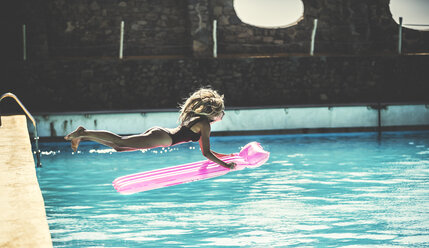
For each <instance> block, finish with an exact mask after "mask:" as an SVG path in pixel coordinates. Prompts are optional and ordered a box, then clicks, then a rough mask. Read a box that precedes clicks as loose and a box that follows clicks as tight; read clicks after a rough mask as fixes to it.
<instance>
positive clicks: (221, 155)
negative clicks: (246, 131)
mask: <svg viewBox="0 0 429 248" xmlns="http://www.w3.org/2000/svg"><path fill="white" fill-rule="evenodd" d="M212 153H213V154H214V155H215V156H216V157H218V158H223V157H227V156H231V155H232V154H222V153H217V152H215V151H213V150H212Z"/></svg>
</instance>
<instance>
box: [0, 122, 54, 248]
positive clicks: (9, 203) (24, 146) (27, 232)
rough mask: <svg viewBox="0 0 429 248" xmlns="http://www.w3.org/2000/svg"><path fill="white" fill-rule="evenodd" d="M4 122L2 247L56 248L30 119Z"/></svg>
mask: <svg viewBox="0 0 429 248" xmlns="http://www.w3.org/2000/svg"><path fill="white" fill-rule="evenodd" d="M1 121H2V122H1V124H2V125H1V127H0V187H1V190H0V199H1V200H0V222H1V223H2V225H1V226H0V247H52V239H51V234H50V232H49V225H48V222H47V218H46V210H45V204H44V201H43V196H42V192H41V190H40V187H39V183H38V181H37V177H36V168H35V163H34V158H33V154H32V149H31V143H30V138H29V134H28V130H27V121H26V117H25V116H23V115H16V116H2V117H1Z"/></svg>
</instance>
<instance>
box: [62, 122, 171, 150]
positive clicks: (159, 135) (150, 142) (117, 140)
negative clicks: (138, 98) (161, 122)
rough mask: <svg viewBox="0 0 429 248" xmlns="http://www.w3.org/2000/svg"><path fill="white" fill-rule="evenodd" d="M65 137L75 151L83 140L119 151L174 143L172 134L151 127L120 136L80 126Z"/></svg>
mask: <svg viewBox="0 0 429 248" xmlns="http://www.w3.org/2000/svg"><path fill="white" fill-rule="evenodd" d="M64 138H65V139H66V140H70V141H71V143H72V148H73V150H74V151H76V149H77V147H78V146H79V143H80V141H81V140H91V141H95V142H98V143H101V144H103V145H107V146H110V147H112V148H113V149H115V150H117V151H134V150H140V149H149V148H155V147H160V146H170V145H171V143H172V140H171V137H170V135H169V134H168V133H167V131H165V130H163V129H161V128H151V129H149V130H148V131H146V132H145V133H143V134H139V135H130V136H120V135H117V134H114V133H112V132H108V131H94V130H86V129H85V128H83V127H78V128H77V129H76V130H75V131H74V132H72V133H70V134H69V135H67V136H66V137H64Z"/></svg>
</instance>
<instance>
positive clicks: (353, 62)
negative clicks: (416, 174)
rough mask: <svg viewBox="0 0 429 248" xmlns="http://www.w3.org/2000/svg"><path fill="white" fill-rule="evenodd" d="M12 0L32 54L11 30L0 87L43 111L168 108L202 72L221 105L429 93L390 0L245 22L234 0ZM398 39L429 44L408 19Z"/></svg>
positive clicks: (404, 98) (324, 4)
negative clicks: (277, 22)
mask: <svg viewBox="0 0 429 248" xmlns="http://www.w3.org/2000/svg"><path fill="white" fill-rule="evenodd" d="M18 3H19V5H17V6H15V7H13V8H12V9H9V10H10V11H9V12H11V13H16V14H14V18H12V19H11V25H10V26H11V27H12V28H13V29H14V30H15V29H16V30H19V28H20V27H21V24H22V23H27V32H28V34H27V37H28V42H27V43H28V51H27V52H28V59H27V61H22V54H20V53H21V50H19V48H20V46H19V45H16V44H22V37H21V36H20V32H15V31H16V30H15V31H13V32H12V31H10V34H13V35H5V40H6V41H10V42H9V43H10V44H15V45H13V46H11V48H13V49H10V50H11V51H10V52H11V53H14V55H7V56H6V57H7V58H9V59H8V60H7V62H6V63H4V64H6V66H5V67H2V68H1V69H2V70H5V73H1V74H0V75H3V76H2V77H3V82H6V83H2V84H0V92H6V91H12V92H14V93H16V94H17V95H18V96H19V97H20V98H21V99H22V100H23V101H24V104H26V105H27V106H31V110H34V111H38V112H40V111H74V110H82V111H85V110H119V109H141V108H174V107H176V106H177V104H178V102H180V101H181V100H182V98H184V97H186V96H187V95H188V94H189V93H190V92H191V91H192V90H194V89H196V88H198V86H200V85H206V84H211V85H212V86H213V87H215V88H216V89H219V90H220V91H221V92H223V93H224V94H225V95H226V99H227V105H228V106H273V105H289V104H343V103H365V102H376V101H393V102H414V101H420V102H421V101H423V102H428V97H427V94H426V92H427V88H428V86H427V78H429V77H428V76H429V75H428V71H429V70H427V68H429V57H428V56H427V55H419V56H398V55H396V49H397V47H396V46H397V45H396V42H397V29H398V26H397V25H396V23H395V22H394V21H393V20H392V19H391V14H390V11H389V9H388V3H389V1H388V0H362V1H355V0H345V1H341V0H330V1H327V0H303V3H304V7H305V8H304V15H303V19H302V20H301V21H300V22H299V23H298V24H297V25H295V26H291V27H287V28H278V29H263V28H257V27H254V26H250V25H247V24H244V23H242V22H241V20H240V19H239V18H238V17H237V16H236V14H235V11H234V9H233V0H158V1H155V0H103V1H101V0H91V1H89V0H76V1H66V0H31V1H30V0H20V1H18ZM6 7H7V6H6ZM314 18H318V19H319V28H318V32H317V36H316V40H317V42H316V47H315V50H316V51H315V52H316V56H314V57H310V56H308V55H304V54H308V50H309V46H310V43H309V42H310V41H309V37H310V33H311V29H312V27H313V20H314ZM215 19H216V20H218V38H219V49H218V52H219V58H217V59H214V58H212V46H213V40H212V21H213V20H215ZM121 20H124V21H125V42H124V43H125V44H124V56H125V58H124V59H123V60H119V59H118V58H117V56H118V51H119V31H120V30H119V25H120V21H121ZM8 32H9V31H8ZM403 51H404V52H422V51H423V52H428V51H429V32H420V31H413V30H409V29H404V48H403ZM299 53H301V54H299ZM302 53H303V54H302ZM261 54H263V55H264V56H259V58H256V57H257V56H253V57H252V56H249V55H261ZM291 54H294V55H293V56H292V55H291ZM298 54H299V55H298ZM380 54H383V55H380Z"/></svg>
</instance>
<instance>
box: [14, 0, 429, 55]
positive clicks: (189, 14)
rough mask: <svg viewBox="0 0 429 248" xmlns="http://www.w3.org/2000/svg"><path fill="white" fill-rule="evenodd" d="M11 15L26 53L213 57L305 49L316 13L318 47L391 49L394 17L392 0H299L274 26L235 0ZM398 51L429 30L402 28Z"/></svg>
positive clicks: (94, 0) (44, 6) (90, 4)
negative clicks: (21, 28)
mask: <svg viewBox="0 0 429 248" xmlns="http://www.w3.org/2000/svg"><path fill="white" fill-rule="evenodd" d="M21 1H22V6H21V7H19V8H18V10H17V11H18V14H17V15H16V16H15V18H16V20H15V21H16V22H19V23H27V25H28V35H27V36H28V39H29V51H28V52H29V58H31V59H38V58H46V57H50V58H52V57H100V56H109V57H117V56H118V53H119V39H120V23H121V21H124V22H125V35H124V56H152V55H181V56H186V57H211V56H212V48H213V39H212V25H213V20H217V21H218V29H217V37H218V54H219V56H222V55H230V54H261V53H263V54H278V53H289V54H291V53H292V54H297V53H298V54H302V53H305V54H308V53H309V49H310V36H311V31H312V29H313V20H314V19H315V18H317V19H318V29H317V34H316V44H315V52H316V53H318V54H325V55H326V54H363V53H364V54H376V53H377V54H378V53H396V51H397V40H398V25H397V24H396V23H395V21H394V20H393V19H392V15H391V13H390V10H389V0H360V1H355V0H330V1H327V0H302V1H303V4H304V13H303V18H302V20H301V21H299V22H298V23H297V25H293V26H290V27H285V28H277V29H265V28H258V27H255V26H251V25H248V24H245V23H243V22H242V21H241V20H240V19H239V17H238V16H237V15H236V13H235V10H234V7H233V0H157V1H155V0H102V1H101V0H91V1H89V0H78V1H65V0H31V1H30V0H21ZM403 34H404V43H403V46H404V47H403V51H404V52H405V53H407V52H427V51H429V32H423V31H416V30H411V29H406V28H404V30H403Z"/></svg>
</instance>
